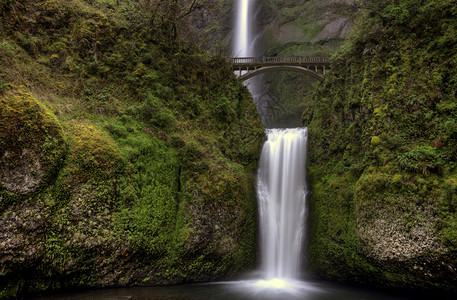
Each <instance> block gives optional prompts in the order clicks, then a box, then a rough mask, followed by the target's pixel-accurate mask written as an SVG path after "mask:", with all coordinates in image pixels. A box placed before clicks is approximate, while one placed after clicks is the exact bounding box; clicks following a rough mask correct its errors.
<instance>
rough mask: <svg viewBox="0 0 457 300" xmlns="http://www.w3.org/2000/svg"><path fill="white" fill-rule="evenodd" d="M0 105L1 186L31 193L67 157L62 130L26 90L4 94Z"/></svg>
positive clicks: (0, 98)
mask: <svg viewBox="0 0 457 300" xmlns="http://www.w3.org/2000/svg"><path fill="white" fill-rule="evenodd" d="M0 104H1V105H0V185H2V186H3V188H4V189H5V190H6V191H7V192H9V193H12V194H21V195H24V194H29V193H31V192H33V191H35V190H36V189H37V187H38V186H40V184H42V183H43V181H45V180H46V179H49V176H50V173H51V172H52V171H53V170H54V171H55V168H56V167H57V166H58V164H59V162H60V161H61V159H62V157H63V155H64V153H65V138H64V135H63V132H62V128H61V127H60V125H59V123H58V121H57V119H56V118H55V116H54V115H53V114H52V113H51V112H50V111H49V110H48V109H46V108H45V107H44V106H43V105H42V104H40V103H39V102H38V101H37V100H36V99H35V98H34V97H33V96H32V95H31V94H30V93H29V92H28V91H27V90H26V88H25V87H21V88H17V89H14V90H11V91H8V92H6V93H5V94H3V95H1V96H0Z"/></svg>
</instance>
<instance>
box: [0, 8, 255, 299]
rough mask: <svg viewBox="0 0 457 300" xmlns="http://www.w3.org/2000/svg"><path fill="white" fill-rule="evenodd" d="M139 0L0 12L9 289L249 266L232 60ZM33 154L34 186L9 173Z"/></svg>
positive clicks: (249, 211) (251, 245)
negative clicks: (182, 34)
mask: <svg viewBox="0 0 457 300" xmlns="http://www.w3.org/2000/svg"><path fill="white" fill-rule="evenodd" d="M4 2H5V1H3V2H0V4H3V3H4ZM7 2H8V3H10V2H11V1H7ZM14 3H18V2H17V1H14ZM145 3H146V2H143V1H140V3H138V2H136V1H116V0H106V1H105V0H104V1H85V0H74V1H62V0H53V1H48V0H43V1H21V5H20V8H17V7H16V6H9V8H8V9H7V10H4V11H1V12H0V14H1V15H2V17H3V16H4V18H0V24H1V27H2V32H1V33H2V36H1V37H0V49H1V51H0V66H1V67H0V100H1V101H2V102H1V105H0V112H1V114H0V116H1V118H0V122H1V125H2V126H1V128H0V133H1V134H2V136H1V139H0V146H1V148H0V149H1V152H0V153H1V156H0V158H3V157H6V158H8V160H7V161H6V160H5V159H3V160H2V161H1V162H2V165H0V174H1V176H2V177H0V179H1V180H0V181H1V186H0V189H1V190H0V203H1V205H0V265H1V268H0V298H3V297H21V296H23V295H29V294H38V293H46V292H53V291H56V290H62V289H66V288H82V287H114V286H138V285H158V284H177V283H184V282H202V281H209V280H221V279H229V278H232V277H233V276H235V275H236V274H239V272H242V271H245V270H248V269H249V268H251V267H253V266H254V265H255V260H256V230H257V226H256V220H255V214H256V209H255V207H256V199H255V193H254V191H253V182H254V177H255V171H256V167H257V158H258V155H259V152H260V149H259V147H260V142H261V140H262V138H263V128H262V126H261V123H260V118H259V116H258V113H257V111H256V108H255V105H254V103H253V101H252V98H251V96H250V95H249V92H248V90H247V89H246V88H245V87H244V86H242V85H241V84H240V83H239V82H238V81H237V80H236V78H235V75H234V74H233V72H232V70H231V67H230V65H229V64H228V61H227V59H226V58H225V57H222V56H220V55H211V54H209V53H206V52H204V51H202V50H200V49H198V48H197V47H196V46H195V45H194V44H193V43H188V42H185V41H183V40H181V39H180V38H179V37H178V36H177V34H178V31H174V30H175V29H177V28H176V27H177V24H169V23H166V22H170V20H171V19H167V18H158V15H156V14H153V13H151V12H152V11H154V10H151V9H147V8H145V7H144V6H143V5H144V4H145ZM151 4H153V2H151ZM152 7H153V6H152ZM16 8H17V9H16ZM149 8H151V7H149ZM220 8H221V7H220ZM160 13H166V11H163V12H162V11H160ZM15 20H22V22H16V21H15ZM164 20H165V21H166V20H168V21H166V22H165V21H164ZM10 21H11V22H10ZM13 21H14V22H13ZM161 22H165V23H161ZM151 24H153V25H151ZM155 25H157V26H155ZM174 25H176V27H175V26H174ZM73 41H77V43H76V42H75V43H74V42H73ZM132 45H135V46H134V47H133V46H132ZM22 85H25V86H27V90H28V91H32V93H31V94H32V95H33V96H34V97H32V96H31V94H30V92H28V91H27V90H26V89H25V88H15V87H16V86H22ZM19 100H20V101H19ZM37 100H39V101H40V103H41V104H39V103H38V101H37ZM4 104H6V105H4ZM45 107H46V108H45ZM57 120H58V121H57ZM4 124H5V127H4ZM59 124H60V125H59ZM16 125H20V126H16ZM64 137H65V138H64ZM23 148H26V149H27V151H23V150H22V149H23ZM13 150H14V151H16V152H13ZM7 152H8V153H7ZM5 153H7V154H8V155H6V156H5V155H4V154H5ZM9 153H17V154H14V155H15V156H14V157H13V156H11V154H9ZM30 153H33V155H31V154H30ZM24 158H27V159H29V160H30V162H24ZM38 164H40V166H41V169H40V170H42V171H43V172H41V171H40V172H41V173H43V175H40V176H41V177H42V178H41V177H40V178H41V181H40V182H41V183H38V181H37V183H36V184H35V183H34V184H35V185H34V186H33V187H31V188H30V189H29V190H27V194H25V193H24V194H20V193H19V192H18V189H20V188H21V189H24V187H27V186H26V185H24V184H22V183H20V184H18V183H17V180H16V181H14V180H10V181H11V182H13V181H14V182H16V184H15V185H13V186H14V188H11V187H10V186H9V185H7V184H9V181H6V180H4V178H11V176H12V175H8V174H10V173H11V172H10V170H11V169H12V168H13V169H14V167H15V166H20V167H21V168H20V169H17V172H15V173H14V174H18V175H17V176H22V177H26V176H29V173H31V174H32V175H33V176H35V175H36V174H35V175H34V173H33V170H31V169H32V166H35V165H38ZM23 165H26V166H27V168H25V167H23ZM8 172H10V173H8ZM28 172H29V173H28ZM41 173H39V174H41ZM4 174H7V175H8V176H9V177H6V175H4ZM14 176H16V175H14ZM7 188H8V189H9V190H7Z"/></svg>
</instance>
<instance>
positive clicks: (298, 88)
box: [255, 0, 353, 127]
mask: <svg viewBox="0 0 457 300" xmlns="http://www.w3.org/2000/svg"><path fill="white" fill-rule="evenodd" d="M257 3H258V6H259V13H258V17H257V18H258V26H259V30H258V31H259V42H258V45H257V48H258V49H259V53H262V55H267V56H329V55H331V54H332V53H333V52H334V51H335V50H336V49H338V48H339V47H340V46H341V44H342V43H343V41H344V39H345V37H346V36H347V34H348V32H349V29H350V27H351V25H352V14H353V12H352V10H351V9H348V7H349V6H348V1H344V0H343V1H317V0H316V1H315V0H308V1H301V0H300V1H272V0H270V1H266V0H265V1H264V0H259V1H257ZM261 81H262V82H261V85H262V87H263V88H262V89H263V91H262V93H260V94H259V95H255V101H256V105H257V108H258V110H259V112H260V114H261V115H262V117H263V123H264V125H265V126H266V127H297V126H301V125H302V120H301V119H302V118H301V112H303V111H304V110H306V109H307V108H308V107H309V105H310V103H309V99H311V98H312V94H313V92H314V90H315V86H316V85H317V84H318V82H316V80H315V79H312V78H309V77H307V76H303V74H299V73H294V72H275V73H267V74H266V75H265V76H264V77H263V78H262V79H261Z"/></svg>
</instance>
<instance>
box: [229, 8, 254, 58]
mask: <svg viewBox="0 0 457 300" xmlns="http://www.w3.org/2000/svg"><path fill="white" fill-rule="evenodd" d="M250 7H251V5H250V0H238V14H237V22H236V31H235V47H234V49H233V50H234V54H235V56H238V57H246V56H250V55H251V53H250V51H249V49H250V47H249V46H250V43H251V41H250V37H249V33H250V27H251V26H250Z"/></svg>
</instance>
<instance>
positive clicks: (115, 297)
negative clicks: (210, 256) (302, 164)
mask: <svg viewBox="0 0 457 300" xmlns="http://www.w3.org/2000/svg"><path fill="white" fill-rule="evenodd" d="M30 299H34V300H43V299H54V300H73V299H78V300H79V299H82V300H84V299H87V300H89V299H101V300H124V299H125V300H126V299H131V300H264V299H271V300H273V299H274V300H276V299H277V300H336V299H338V300H341V299H342V300H388V299H389V300H407V299H418V297H417V295H416V296H414V297H407V296H406V295H395V294H393V293H389V292H383V291H373V290H367V289H361V288H354V287H348V286H343V285H337V284H331V283H327V282H325V283H324V282H311V281H308V282H303V281H295V282H280V281H273V282H262V281H256V280H252V281H250V280H247V281H232V282H218V283H207V284H192V285H177V286H167V287H136V288H121V289H100V290H87V291H73V292H71V293H64V294H58V295H50V296H42V297H33V298H30Z"/></svg>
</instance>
